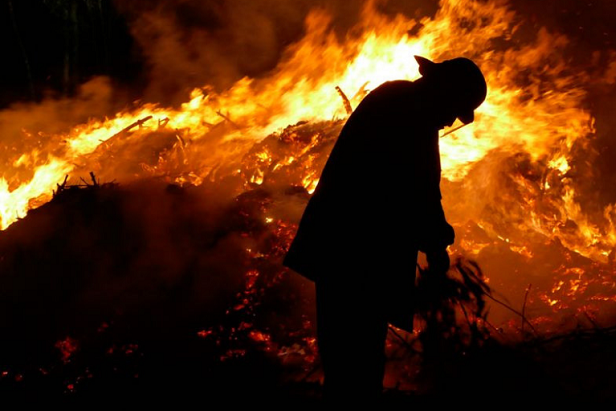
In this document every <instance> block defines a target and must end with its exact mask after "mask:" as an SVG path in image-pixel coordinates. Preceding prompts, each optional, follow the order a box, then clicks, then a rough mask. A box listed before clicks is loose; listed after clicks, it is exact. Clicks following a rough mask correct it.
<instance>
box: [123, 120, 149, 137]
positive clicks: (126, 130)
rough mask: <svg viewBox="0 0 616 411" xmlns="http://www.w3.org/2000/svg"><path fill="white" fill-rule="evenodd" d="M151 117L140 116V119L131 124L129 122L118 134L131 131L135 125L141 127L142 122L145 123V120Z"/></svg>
mask: <svg viewBox="0 0 616 411" xmlns="http://www.w3.org/2000/svg"><path fill="white" fill-rule="evenodd" d="M151 118H152V116H147V117H144V118H142V119H141V120H137V121H135V122H134V123H133V124H131V125H130V126H128V127H126V128H124V129H123V130H122V131H120V132H119V133H118V134H121V133H126V132H129V131H131V130H132V129H133V128H135V127H139V128H141V126H143V123H145V122H146V121H148V120H150V119H151Z"/></svg>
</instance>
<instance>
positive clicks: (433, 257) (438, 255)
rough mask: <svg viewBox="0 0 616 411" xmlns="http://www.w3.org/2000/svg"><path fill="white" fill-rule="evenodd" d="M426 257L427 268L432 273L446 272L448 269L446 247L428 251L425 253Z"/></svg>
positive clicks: (448, 262)
mask: <svg viewBox="0 0 616 411" xmlns="http://www.w3.org/2000/svg"><path fill="white" fill-rule="evenodd" d="M426 257H427V259H428V269H429V270H430V271H431V272H434V273H442V274H444V273H446V272H447V271H448V270H449V265H450V264H451V262H450V261H449V254H448V253H447V249H445V248H443V249H441V250H438V251H429V252H427V253H426Z"/></svg>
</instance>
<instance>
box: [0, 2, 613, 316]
mask: <svg viewBox="0 0 616 411" xmlns="http://www.w3.org/2000/svg"><path fill="white" fill-rule="evenodd" d="M518 23H519V18H518V16H516V15H515V13H514V12H512V11H511V10H510V9H509V8H508V6H507V3H506V1H502V0H491V1H487V2H486V1H473V0H441V2H440V8H439V10H438V12H437V13H436V14H435V15H434V16H433V17H431V18H428V17H426V18H423V19H421V20H420V21H417V20H414V19H410V18H407V17H405V16H402V15H397V16H396V17H394V18H389V17H386V16H384V15H381V14H379V13H378V12H377V11H376V7H375V6H374V4H373V2H367V3H366V5H365V7H364V9H363V12H362V18H361V21H360V22H359V23H358V24H357V26H356V27H355V29H354V30H353V33H354V35H353V36H352V37H351V36H349V37H348V38H347V39H345V40H344V41H341V40H339V39H338V38H337V37H336V36H335V35H334V33H333V31H332V30H331V28H332V27H331V19H330V17H329V16H328V15H327V14H326V13H325V12H324V11H313V12H312V13H310V15H309V16H308V17H307V19H306V21H305V28H306V35H305V37H304V38H303V39H302V40H301V41H299V42H298V43H296V44H293V45H292V46H290V47H289V48H288V50H286V53H285V58H284V59H283V60H282V61H281V62H280V63H279V65H278V67H277V68H276V69H275V70H273V71H272V72H271V73H270V75H268V76H266V77H262V78H259V79H253V78H243V79H241V80H240V81H238V82H237V83H236V84H234V85H233V86H232V87H231V88H229V89H228V90H226V91H223V92H218V93H217V92H215V91H214V90H213V89H212V88H211V87H208V86H204V87H202V88H199V89H195V90H193V91H192V93H191V96H190V99H189V101H187V102H185V103H184V104H182V105H181V106H180V107H161V106H160V105H156V104H145V105H142V106H139V107H137V108H132V109H128V110H126V111H122V112H119V113H117V114H116V115H115V116H113V117H112V118H109V119H104V120H92V121H90V122H88V123H86V124H81V125H77V126H74V127H72V128H71V129H70V130H68V131H67V132H65V133H60V134H54V135H47V134H45V133H38V134H36V133H37V132H39V130H27V131H24V133H30V135H31V137H32V138H33V139H36V141H37V142H36V144H32V146H33V148H31V149H30V151H27V152H16V153H14V154H10V155H9V154H7V156H8V157H9V158H10V161H9V162H6V163H5V164H4V165H3V166H2V169H1V172H0V228H2V229H5V228H7V227H8V226H9V225H11V224H12V223H13V222H15V221H16V220H17V219H19V218H22V217H24V216H25V214H26V213H27V211H28V210H30V209H32V208H35V207H37V206H39V205H41V204H43V203H45V202H46V201H48V200H49V199H50V198H51V195H52V191H53V189H54V188H55V187H56V184H58V183H60V182H62V181H63V180H64V178H65V176H66V175H70V176H71V181H74V180H75V176H76V175H77V176H78V175H79V174H80V173H83V172H86V173H87V172H89V171H90V170H92V169H95V168H96V169H98V170H100V171H101V172H102V173H106V174H104V175H106V176H109V177H111V178H109V179H110V180H111V179H115V180H117V181H120V182H123V181H130V180H133V179H136V178H144V177H148V176H158V177H160V176H163V177H165V178H167V179H168V181H170V182H175V183H178V184H188V183H192V184H200V183H201V182H202V181H205V180H206V179H207V180H215V179H217V178H223V177H225V176H229V175H232V176H238V175H239V176H242V178H244V180H245V182H246V184H245V188H248V187H254V185H259V186H261V185H265V184H267V182H268V181H267V176H268V173H270V172H272V171H280V170H282V169H285V168H287V169H293V170H295V171H294V173H295V174H293V176H292V179H293V181H294V182H295V184H296V185H297V186H302V187H304V188H305V189H306V190H307V191H308V192H309V193H312V191H314V189H315V187H316V185H317V183H318V178H319V174H320V168H319V167H320V166H322V164H323V156H324V155H326V154H327V149H326V148H323V147H322V146H320V144H322V143H323V140H324V137H323V136H324V134H323V133H321V134H320V133H319V132H318V131H315V132H314V133H313V135H312V136H311V137H310V140H309V141H306V142H304V144H296V145H295V146H293V144H295V143H294V142H291V143H290V144H291V145H292V147H294V148H293V150H294V151H293V152H292V153H290V154H287V155H285V156H283V157H282V158H278V157H277V155H276V154H275V153H272V152H270V151H269V150H268V149H267V147H264V148H263V150H260V151H258V152H254V153H253V155H250V156H247V157H245V155H246V153H248V152H249V150H251V149H252V148H253V147H256V146H257V145H258V144H259V143H260V142H261V141H263V139H264V138H265V137H266V136H268V135H271V134H272V133H277V134H276V135H279V136H281V135H282V134H281V133H282V130H283V129H285V127H287V126H289V125H293V124H297V123H298V122H300V121H303V122H308V123H315V124H317V123H319V124H320V122H321V123H323V122H324V123H326V124H329V125H328V127H336V126H338V127H339V126H340V125H341V124H342V123H341V122H342V121H344V119H345V118H346V116H347V115H348V113H347V110H346V109H345V101H343V99H341V98H340V96H339V95H338V93H337V91H336V88H337V87H339V90H340V92H341V94H343V95H344V96H345V97H348V102H347V103H348V104H350V106H351V107H356V106H357V104H358V103H359V102H360V101H361V99H362V98H363V97H364V96H365V95H366V94H367V93H368V92H369V91H370V90H372V89H374V88H375V87H377V86H378V85H380V84H381V83H383V82H385V81H388V80H393V79H409V80H412V79H416V78H418V77H419V73H418V67H417V64H416V62H415V60H414V59H413V56H414V55H422V56H425V57H427V58H430V59H433V60H436V61H440V60H443V59H447V58H452V57H455V56H467V57H470V58H472V59H473V60H474V61H475V62H476V63H477V64H478V65H479V66H480V67H481V68H482V70H483V71H484V73H485V75H486V79H487V82H488V87H489V91H488V96H487V100H486V102H485V103H484V104H483V105H482V106H481V107H480V108H479V110H478V111H477V113H476V121H475V123H473V124H472V125H470V126H467V127H464V128H462V129H460V130H458V131H455V132H453V133H451V134H449V135H447V136H445V137H443V138H442V140H441V157H442V168H443V178H444V179H445V180H446V181H448V182H449V183H451V184H452V185H453V186H455V187H464V184H465V179H467V178H468V177H469V176H473V177H472V178H473V180H472V183H473V184H474V187H472V190H477V189H479V190H480V191H482V190H483V191H484V192H489V191H490V190H492V191H491V197H490V198H483V199H475V201H473V202H468V204H463V205H459V206H458V208H457V209H456V211H455V212H454V215H453V218H454V219H453V223H454V225H456V227H457V228H461V227H462V226H463V225H464V223H465V222H466V221H469V220H472V221H474V222H476V223H477V224H478V226H479V227H481V228H482V229H483V230H484V231H485V232H486V233H487V234H488V235H489V236H490V237H491V238H490V239H482V240H478V239H476V238H473V237H472V236H463V238H461V240H460V241H459V243H458V244H457V246H456V247H459V249H461V250H464V251H466V252H468V253H470V254H473V253H475V254H476V253H480V252H481V250H483V249H485V247H487V246H488V245H490V244H492V243H493V242H494V241H501V240H499V238H500V239H506V241H504V240H503V241H504V242H505V243H506V244H507V246H508V247H509V249H510V250H512V252H514V253H518V254H519V255H521V256H523V257H524V258H527V259H532V258H533V257H534V254H535V252H534V251H533V249H532V246H531V245H530V244H529V243H528V242H526V238H527V237H529V236H533V238H536V237H538V238H550V239H558V241H560V243H562V244H563V245H564V246H565V247H566V248H568V249H569V250H572V251H574V252H576V253H579V254H581V255H583V256H585V257H588V258H590V259H592V260H593V261H596V262H601V263H605V262H607V261H608V255H609V252H610V251H611V250H613V249H614V248H615V247H616V229H615V227H614V216H615V212H614V207H613V206H610V207H608V208H606V209H605V211H604V213H603V215H601V216H596V215H589V214H588V213H587V212H586V211H585V210H584V209H583V208H582V206H581V205H580V203H579V200H578V193H577V192H576V184H575V180H574V178H573V177H572V176H571V175H570V171H571V169H572V164H573V161H574V149H575V148H576V147H580V146H584V145H585V144H587V143H588V139H589V137H590V136H592V135H593V133H594V132H595V129H594V119H593V118H592V116H591V114H590V113H589V111H588V110H586V109H585V108H584V104H583V99H584V98H585V96H586V92H585V90H584V88H583V87H582V85H583V84H584V81H585V80H587V75H586V74H584V73H576V74H573V73H570V72H569V71H568V69H567V61H566V59H565V58H564V57H563V53H561V51H562V50H564V49H565V48H566V46H567V44H568V41H567V39H566V37H565V36H562V35H559V34H554V33H550V32H548V31H547V30H544V29H542V30H540V31H539V32H538V33H537V35H536V38H535V39H534V40H532V41H530V42H528V43H527V44H524V45H519V44H517V43H514V42H513V41H512V38H513V37H514V36H515V34H516V30H517V28H518ZM496 40H498V41H500V42H502V43H503V44H504V46H501V47H496V46H495V45H494V44H495V41H496ZM522 77H523V78H522ZM522 83H523V84H525V85H524V86H522V85H521V84H522ZM336 122H338V123H336ZM454 126H457V125H454ZM153 135H164V136H170V140H169V141H171V143H169V144H168V145H167V146H165V148H164V149H161V150H159V151H158V152H157V154H156V158H155V159H154V160H153V161H152V162H150V163H145V162H144V160H142V159H138V158H137V159H134V158H125V159H124V158H123V157H122V155H123V154H122V152H121V151H114V150H116V148H115V147H122V144H128V142H131V143H132V144H137V145H138V146H141V147H148V144H151V138H152V137H151V136H153ZM34 136H38V137H34ZM330 148H331V147H330ZM8 150H10V148H8ZM8 150H7V152H8ZM319 150H320V151H319ZM499 153H500V154H499ZM499 155H500V157H499ZM516 156H517V157H516ZM118 157H120V161H125V162H135V163H137V164H139V166H140V167H139V168H138V171H134V170H132V171H131V172H127V171H124V172H123V171H118V172H117V173H116V174H114V170H110V169H106V167H105V165H106V164H112V163H110V162H111V161H112V160H111V159H113V161H118ZM516 158H518V159H519V160H520V162H523V163H524V164H527V165H528V170H527V172H528V173H539V172H540V175H539V176H537V178H534V179H532V178H527V177H528V176H527V175H522V174H519V175H514V176H512V178H511V181H510V183H511V184H513V187H509V188H505V187H500V180H499V173H500V172H501V171H502V168H499V167H501V166H502V162H503V161H499V159H500V160H503V159H509V160H510V159H516ZM509 160H508V161H509ZM247 162H249V164H248V163H247ZM512 166H513V165H512ZM369 167H370V165H369V164H367V165H366V172H367V173H368V172H370V169H369ZM88 168H89V169H88ZM248 169H250V170H251V171H250V172H247V170H248ZM24 170H31V172H24ZM478 175H480V178H479V177H477V176H478ZM358 178H360V176H358ZM497 188H502V189H503V190H505V189H507V190H510V191H507V192H506V193H500V194H497V193H495V192H494V191H495V190H496V189H497ZM468 190H471V188H468ZM501 195H502V197H506V198H502V199H498V198H497V197H499V196H501ZM444 197H445V201H448V200H447V199H448V195H447V189H446V188H444ZM475 197H478V196H476V195H475ZM489 201H493V202H495V203H499V201H500V202H502V203H507V204H497V206H496V207H494V210H495V215H497V217H502V218H505V219H508V220H507V221H496V220H494V219H493V218H492V217H490V215H487V214H486V212H485V210H486V209H487V208H488V207H489V205H488V202H489ZM505 206H507V207H510V209H505V208H503V207H505ZM447 208H448V207H447V203H446V209H447ZM272 221H273V219H270V220H268V221H267V223H271V222H272ZM503 225H508V226H509V227H514V228H513V229H509V231H508V232H506V231H504V230H503V229H502V226H503ZM582 278H583V274H582V273H580V274H579V278H578V279H577V280H575V281H571V282H568V283H562V284H560V283H559V284H560V285H559V288H560V287H564V288H568V290H569V291H567V292H571V293H574V292H576V290H578V289H581V288H583V287H582V283H581V281H582ZM553 291H554V292H556V291H555V290H553ZM546 298H548V297H546ZM548 301H549V304H550V305H555V304H557V303H558V300H557V299H549V300H548Z"/></svg>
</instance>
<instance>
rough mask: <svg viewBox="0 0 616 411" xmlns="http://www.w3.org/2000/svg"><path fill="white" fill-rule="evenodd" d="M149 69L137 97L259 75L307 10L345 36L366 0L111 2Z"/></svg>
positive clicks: (415, 8)
mask: <svg viewBox="0 0 616 411" xmlns="http://www.w3.org/2000/svg"><path fill="white" fill-rule="evenodd" d="M373 3H377V6H378V7H377V8H378V9H379V10H380V11H382V12H383V13H386V14H387V13H389V14H397V13H407V14H409V15H411V16H413V15H424V14H425V13H429V12H434V10H435V9H436V8H435V5H436V2H435V1H426V0H422V1H419V2H411V3H412V4H409V2H404V1H388V2H384V1H382V2H373ZM116 4H117V7H118V8H119V10H120V11H121V12H122V13H124V14H125V15H126V16H127V19H128V21H129V24H130V29H131V33H132V35H133V37H134V38H135V40H136V42H137V43H138V44H139V46H140V49H141V50H142V53H143V55H144V56H145V58H146V59H147V66H148V69H149V73H148V76H149V78H148V83H149V86H148V87H147V90H146V93H145V96H144V97H145V98H146V99H148V100H153V101H158V102H165V103H170V104H177V103H180V102H183V101H186V97H187V95H188V93H189V91H190V90H191V89H192V88H194V87H201V86H204V85H206V84H207V85H212V86H214V87H216V88H217V89H218V90H224V89H226V88H228V87H230V86H231V85H232V84H233V83H234V82H236V81H237V80H239V79H240V78H242V77H245V76H248V77H252V78H254V77H259V76H262V75H264V74H266V73H267V72H268V71H269V70H272V69H273V68H275V67H276V65H277V64H278V62H279V61H280V59H281V58H283V56H284V51H285V49H286V48H287V47H288V46H289V45H290V44H292V43H293V42H295V41H298V40H300V39H301V38H302V37H303V35H304V34H305V26H304V21H305V19H306V16H307V15H308V13H309V12H310V11H313V10H315V9H322V10H325V11H326V12H327V14H328V15H330V16H331V18H332V27H334V28H335V31H336V34H337V35H338V36H339V38H341V39H344V38H346V37H349V36H352V34H353V33H351V32H350V30H351V28H352V27H353V25H354V24H355V23H356V22H357V21H358V20H359V16H360V12H361V10H362V8H363V7H364V5H365V4H366V1H358V2H348V1H344V0H300V1H293V2H290V1H276V0H257V1H249V2H248V1H243V0H224V1H213V0H207V1H186V0H159V1H130V2H120V1H118V2H116Z"/></svg>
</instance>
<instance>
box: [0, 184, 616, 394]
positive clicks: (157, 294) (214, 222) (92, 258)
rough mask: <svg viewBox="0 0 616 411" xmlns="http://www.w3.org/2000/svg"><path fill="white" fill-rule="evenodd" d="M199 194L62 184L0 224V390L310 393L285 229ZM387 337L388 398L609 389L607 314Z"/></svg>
mask: <svg viewBox="0 0 616 411" xmlns="http://www.w3.org/2000/svg"><path fill="white" fill-rule="evenodd" d="M153 198H156V201H155V202H153V201H152V199H153ZM207 198H208V194H207V187H201V188H183V189H182V188H178V187H174V186H164V185H162V184H160V183H143V182H142V183H140V184H138V185H133V186H127V187H121V186H116V185H111V184H109V185H102V186H95V185H92V186H90V187H86V188H65V189H64V190H62V191H61V192H60V193H59V194H58V195H57V196H56V197H55V198H54V200H53V201H51V202H50V203H48V204H46V205H44V206H42V207H40V208H39V209H37V210H34V211H31V212H30V213H29V215H28V216H27V217H26V218H24V219H23V220H21V221H19V222H17V223H16V224H14V225H13V226H11V227H10V228H9V229H7V230H6V231H4V232H2V233H0V256H1V258H0V272H1V273H2V275H1V276H0V290H1V291H0V301H1V302H0V305H1V306H0V312H1V313H2V315H0V329H1V333H2V335H3V338H2V340H1V341H0V372H1V374H0V392H1V393H2V395H3V396H5V398H11V397H14V398H16V399H23V400H26V401H29V400H30V399H32V398H37V399H42V398H44V399H51V400H71V401H81V400H83V401H85V402H86V403H90V402H91V401H92V400H94V399H98V398H104V399H106V400H117V401H120V400H122V401H124V399H128V400H131V401H137V400H139V401H141V400H142V399H143V398H147V399H148V401H152V402H154V401H158V400H160V399H163V398H164V399H174V398H182V399H184V400H188V399H195V400H201V401H205V402H207V401H211V400H214V399H221V400H224V401H231V402H232V403H236V402H253V403H256V402H261V401H268V402H272V401H274V402H276V403H285V402H287V401H301V402H302V403H306V402H307V403H314V402H318V401H319V398H320V386H319V383H318V379H319V375H320V371H319V366H318V358H315V347H314V341H313V339H312V336H313V335H314V328H313V312H312V300H311V299H312V296H311V293H312V288H311V285H310V284H309V283H307V282H304V281H303V280H302V279H300V278H299V277H298V276H296V275H294V274H291V273H287V272H285V271H284V270H282V269H281V267H280V266H279V262H280V257H281V255H282V251H280V248H279V247H281V245H282V247H284V243H285V241H287V240H285V236H286V235H288V233H286V234H277V232H276V230H272V229H271V228H270V227H269V226H267V225H264V224H263V223H261V221H262V220H261V217H262V213H263V210H264V207H265V208H267V205H266V204H267V198H268V193H267V192H264V191H253V192H248V193H245V194H243V195H242V196H240V197H237V198H235V199H234V200H233V201H231V202H229V203H226V204H224V203H220V202H219V203H217V204H213V203H208V202H207V201H204V200H205V199H207ZM247 248H250V250H251V251H250V252H247V250H246V249H247ZM254 270H256V271H258V272H259V273H260V274H259V275H257V276H254V275H253V274H250V273H254ZM391 337H392V340H391V341H392V344H393V346H394V348H391V347H390V356H391V357H392V359H391V363H390V364H393V368H395V369H398V370H400V369H401V368H404V366H407V367H408V368H409V370H408V371H407V372H406V374H404V373H402V374H400V375H399V376H398V378H399V379H400V383H401V384H402V385H401V387H405V388H404V389H389V390H387V392H386V397H385V398H386V399H387V400H388V401H391V402H396V403H399V402H408V403H412V402H415V401H420V402H421V401H424V400H427V399H431V398H435V397H436V398H448V399H454V398H466V399H467V400H468V399H469V398H475V400H474V401H481V400H484V399H497V400H506V399H507V398H514V399H517V400H522V401H525V400H529V399H531V398H533V397H532V396H539V397H540V398H542V399H551V398H560V399H562V398H569V397H570V398H578V399H583V400H590V399H613V398H614V396H615V391H614V390H613V388H614V387H615V386H616V385H615V384H616V377H615V374H614V372H613V371H614V366H615V365H616V350H614V346H615V345H614V344H615V343H616V329H615V328H611V329H599V328H597V329H594V330H574V331H569V332H568V333H565V334H562V335H561V336H556V337H554V336H552V337H549V338H548V337H547V336H534V337H531V336H528V337H526V338H524V341H523V342H519V340H520V339H521V337H520V336H519V335H513V334H512V335H507V334H506V333H505V334H499V333H498V332H495V331H491V334H489V335H485V337H484V338H482V339H481V341H480V343H478V344H467V343H464V342H463V340H462V339H456V338H450V339H449V340H445V342H444V343H442V344H440V347H436V348H435V347H433V348H432V349H430V350H429V356H427V355H424V354H421V353H416V352H414V351H413V350H411V349H409V350H406V351H405V350H404V347H402V348H400V346H398V347H397V348H396V347H395V345H396V341H397V338H396V337H394V336H393V335H392V336H391ZM353 338H357V337H353V336H349V344H352V343H353ZM420 339H421V337H420ZM514 341H518V342H514ZM412 344H413V346H416V345H415V344H416V342H413V343H412ZM420 351H422V350H421V349H420ZM358 361H361V358H358ZM255 401H256V402H255Z"/></svg>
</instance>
